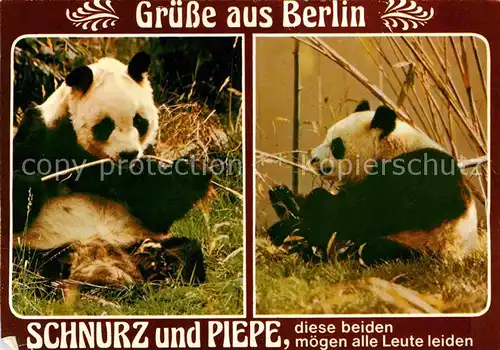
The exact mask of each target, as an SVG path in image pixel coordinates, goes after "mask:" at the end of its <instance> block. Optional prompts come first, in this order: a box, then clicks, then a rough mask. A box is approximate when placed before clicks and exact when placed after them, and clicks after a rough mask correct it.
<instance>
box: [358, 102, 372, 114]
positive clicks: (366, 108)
mask: <svg viewBox="0 0 500 350" xmlns="http://www.w3.org/2000/svg"><path fill="white" fill-rule="evenodd" d="M369 110H370V103H369V102H368V101H367V100H363V101H361V102H360V103H359V105H358V106H357V107H356V109H355V110H354V112H364V111H369Z"/></svg>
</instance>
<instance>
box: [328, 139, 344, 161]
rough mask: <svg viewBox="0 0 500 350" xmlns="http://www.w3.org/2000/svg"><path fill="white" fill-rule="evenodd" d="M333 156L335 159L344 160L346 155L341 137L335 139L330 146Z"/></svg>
mask: <svg viewBox="0 0 500 350" xmlns="http://www.w3.org/2000/svg"><path fill="white" fill-rule="evenodd" d="M330 148H331V150H332V155H333V156H334V157H335V159H343V158H344V155H345V146H344V141H342V139H341V138H340V137H337V138H336V139H334V140H333V141H332V143H331V145H330Z"/></svg>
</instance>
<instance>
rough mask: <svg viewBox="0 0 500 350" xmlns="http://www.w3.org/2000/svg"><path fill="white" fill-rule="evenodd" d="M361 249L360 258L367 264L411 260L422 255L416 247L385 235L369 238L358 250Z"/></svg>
mask: <svg viewBox="0 0 500 350" xmlns="http://www.w3.org/2000/svg"><path fill="white" fill-rule="evenodd" d="M360 251H361V254H360V255H361V256H360V258H361V259H362V260H363V262H364V263H365V264H367V265H372V264H377V263H381V262H384V261H395V260H401V261H405V260H411V259H415V258H417V257H419V256H420V255H421V253H420V252H419V251H417V250H415V249H411V248H408V247H406V246H403V245H401V244H399V243H397V242H394V241H391V240H389V239H386V238H383V237H380V238H374V239H371V240H368V241H367V242H366V243H365V244H364V246H363V248H362V249H359V250H358V252H360Z"/></svg>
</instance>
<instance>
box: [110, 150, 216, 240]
mask: <svg viewBox="0 0 500 350" xmlns="http://www.w3.org/2000/svg"><path fill="white" fill-rule="evenodd" d="M139 166H140V167H141V169H139V168H138V167H139ZM134 169H135V170H134ZM132 170H133V171H130V172H127V173H124V174H123V176H120V177H119V179H118V180H117V181H118V182H117V184H116V186H115V187H114V188H113V190H114V192H115V193H116V195H117V198H118V200H120V201H121V202H122V203H123V204H124V205H125V206H126V207H127V208H128V209H129V211H130V212H131V213H132V215H134V216H135V217H137V218H138V219H139V220H141V222H142V224H143V225H144V226H146V227H147V228H148V229H150V230H152V231H153V232H157V233H165V232H167V231H168V230H169V228H170V226H171V225H172V223H173V222H174V221H176V220H178V219H180V218H182V217H183V216H184V215H186V214H187V213H188V211H189V210H191V208H192V207H193V206H194V205H195V204H196V202H198V201H199V200H200V199H202V198H203V197H205V196H206V195H207V193H208V190H209V184H210V179H211V173H209V172H206V171H205V172H203V171H202V170H201V169H199V168H198V167H196V166H195V165H194V164H193V163H192V162H190V161H186V160H184V159H178V160H176V161H175V162H174V163H173V164H172V165H168V166H164V165H163V164H160V163H159V162H158V161H156V160H154V159H143V160H141V161H139V162H138V164H136V166H135V167H134V168H133V169H132Z"/></svg>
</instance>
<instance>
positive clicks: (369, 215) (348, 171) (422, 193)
mask: <svg viewBox="0 0 500 350" xmlns="http://www.w3.org/2000/svg"><path fill="white" fill-rule="evenodd" d="M309 163H310V166H311V167H313V168H314V169H315V170H316V171H317V172H319V173H320V174H321V175H323V176H324V177H325V179H327V180H331V181H335V182H336V183H337V184H338V185H339V191H338V193H337V194H335V195H333V194H331V193H329V192H328V191H326V190H324V189H322V188H318V189H315V190H313V191H312V192H311V193H310V194H309V195H307V196H305V197H300V196H294V195H293V194H292V193H291V192H290V191H289V190H288V189H287V188H286V187H284V186H280V187H277V188H275V189H273V190H271V191H270V198H271V202H272V204H273V206H274V208H275V210H276V212H277V214H278V215H279V217H280V219H281V220H280V221H279V222H278V223H276V224H275V225H273V226H272V227H271V228H270V229H269V230H268V233H269V234H270V236H271V238H272V239H273V241H274V243H276V244H281V243H282V242H283V240H284V238H285V237H286V236H287V235H289V234H291V233H292V232H293V233H294V234H295V235H301V236H303V237H305V238H306V239H307V241H308V243H309V244H311V245H314V246H318V247H321V248H324V249H326V248H327V245H328V242H329V240H330V238H331V236H332V234H333V233H336V236H335V239H336V240H340V241H344V242H346V241H351V242H354V243H355V247H356V248H359V247H361V246H363V249H362V250H359V251H358V253H359V252H362V257H361V258H362V259H363V260H364V261H365V262H366V263H374V262H380V261H384V260H393V259H406V258H411V257H414V256H415V255H418V254H436V255H439V256H442V257H444V258H452V259H461V258H463V257H465V256H466V255H467V254H468V253H470V252H471V251H473V250H474V249H475V248H476V247H477V240H478V238H477V214H476V208H475V204H474V201H473V199H472V196H471V193H470V190H469V189H468V187H467V185H466V184H465V182H464V179H463V177H462V175H461V172H460V169H459V168H458V166H457V164H456V161H455V160H454V159H453V158H452V156H451V155H450V154H449V153H447V152H446V151H445V150H444V149H443V148H442V147H441V146H440V145H438V144H437V143H436V142H434V141H433V140H431V139H430V138H429V137H428V136H426V135H425V134H423V133H422V132H420V131H418V130H417V129H415V128H414V127H412V126H411V125H409V124H408V123H406V122H404V121H402V120H400V119H398V118H397V117H396V113H395V112H394V111H393V110H391V109H390V108H388V107H385V106H381V107H379V108H378V109H377V110H376V111H370V110H369V105H368V103H367V102H363V103H361V104H360V105H359V106H358V108H357V109H356V111H355V112H354V113H353V114H351V115H349V116H348V117H347V118H345V119H343V120H341V121H339V122H338V123H336V124H335V125H333V126H332V127H331V128H330V129H329V130H328V133H327V136H326V138H325V140H324V141H323V143H321V144H320V145H319V146H318V147H316V148H315V149H313V150H312V151H311V154H310V161H309Z"/></svg>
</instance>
